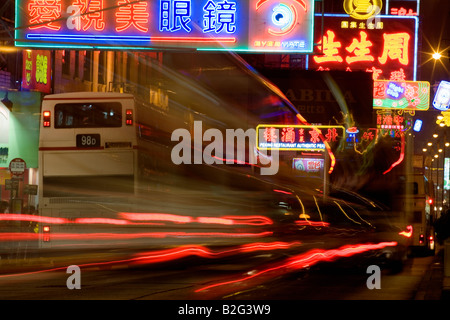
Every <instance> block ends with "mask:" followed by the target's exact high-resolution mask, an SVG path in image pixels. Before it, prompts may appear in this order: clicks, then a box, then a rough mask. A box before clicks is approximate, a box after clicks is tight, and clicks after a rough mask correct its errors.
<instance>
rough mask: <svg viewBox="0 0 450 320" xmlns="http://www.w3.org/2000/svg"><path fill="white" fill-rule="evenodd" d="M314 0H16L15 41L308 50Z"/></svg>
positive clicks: (60, 45)
mask: <svg viewBox="0 0 450 320" xmlns="http://www.w3.org/2000/svg"><path fill="white" fill-rule="evenodd" d="M313 30H314V1H313V0H286V1H283V2H280V1H278V0H136V1H133V0H18V1H16V31H15V44H16V46H26V47H48V48H79V49H89V48H97V49H102V48H107V49H127V48H137V49H163V48H166V49H180V48H182V49H184V48H188V49H197V50H232V51H244V52H246V51H249V52H295V53H310V52H312V51H313Z"/></svg>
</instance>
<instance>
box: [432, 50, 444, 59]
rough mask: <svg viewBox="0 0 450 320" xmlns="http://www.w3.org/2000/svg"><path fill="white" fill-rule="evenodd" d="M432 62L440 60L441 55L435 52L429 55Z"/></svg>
mask: <svg viewBox="0 0 450 320" xmlns="http://www.w3.org/2000/svg"><path fill="white" fill-rule="evenodd" d="M431 56H432V57H433V59H434V60H440V59H441V57H442V55H441V54H440V53H439V52H435V53H433V54H432V55H431Z"/></svg>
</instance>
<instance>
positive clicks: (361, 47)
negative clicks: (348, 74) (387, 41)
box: [345, 31, 375, 64]
mask: <svg viewBox="0 0 450 320" xmlns="http://www.w3.org/2000/svg"><path fill="white" fill-rule="evenodd" d="M359 35H360V36H361V41H358V40H357V39H355V38H353V41H352V44H351V45H349V46H348V47H347V48H345V49H346V50H347V51H348V52H350V53H352V52H353V53H354V56H348V57H346V58H345V61H347V63H348V64H350V63H353V62H359V61H374V60H375V58H374V57H373V56H371V55H370V49H369V47H371V46H372V42H371V41H368V40H367V33H365V32H364V31H361V32H360V33H359Z"/></svg>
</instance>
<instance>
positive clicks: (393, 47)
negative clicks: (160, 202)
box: [378, 32, 411, 65]
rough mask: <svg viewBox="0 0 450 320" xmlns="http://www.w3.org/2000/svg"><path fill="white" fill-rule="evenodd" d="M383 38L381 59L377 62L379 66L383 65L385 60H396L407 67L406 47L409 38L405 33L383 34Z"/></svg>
mask: <svg viewBox="0 0 450 320" xmlns="http://www.w3.org/2000/svg"><path fill="white" fill-rule="evenodd" d="M383 38H384V49H383V54H382V55H381V57H379V58H378V61H379V62H380V63H381V64H385V63H386V61H387V59H388V58H389V59H392V60H396V59H398V61H399V62H400V63H401V64H403V65H407V64H408V63H409V57H408V46H409V39H410V38H411V37H410V36H409V34H407V33H406V32H403V33H393V34H386V33H385V34H383Z"/></svg>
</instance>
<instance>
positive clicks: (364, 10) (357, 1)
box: [344, 0, 383, 20]
mask: <svg viewBox="0 0 450 320" xmlns="http://www.w3.org/2000/svg"><path fill="white" fill-rule="evenodd" d="M382 7H383V2H382V0H344V10H345V12H347V14H349V15H350V17H352V18H355V19H358V20H367V19H369V18H371V17H374V16H376V15H377V14H379V13H380V12H381V8H382Z"/></svg>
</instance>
